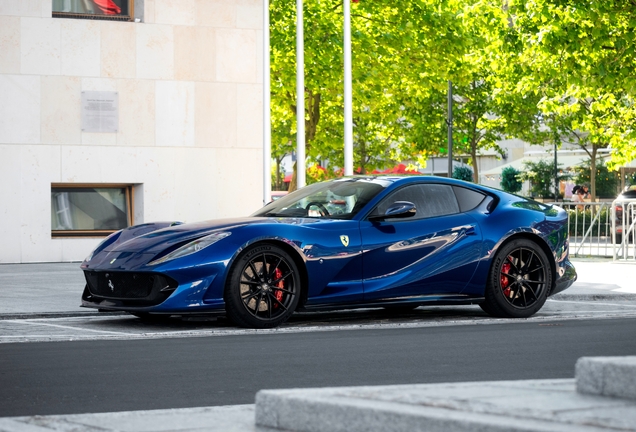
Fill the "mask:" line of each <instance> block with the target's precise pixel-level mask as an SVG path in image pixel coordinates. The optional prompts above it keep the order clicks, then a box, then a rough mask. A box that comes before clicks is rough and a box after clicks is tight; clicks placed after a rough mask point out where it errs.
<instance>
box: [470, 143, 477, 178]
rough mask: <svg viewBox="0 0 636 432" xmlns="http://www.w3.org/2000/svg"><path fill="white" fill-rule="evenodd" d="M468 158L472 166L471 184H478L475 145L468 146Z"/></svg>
mask: <svg viewBox="0 0 636 432" xmlns="http://www.w3.org/2000/svg"><path fill="white" fill-rule="evenodd" d="M470 158H471V160H472V165H473V183H475V184H479V167H478V166H477V143H472V144H471V145H470Z"/></svg>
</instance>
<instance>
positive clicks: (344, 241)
mask: <svg viewBox="0 0 636 432" xmlns="http://www.w3.org/2000/svg"><path fill="white" fill-rule="evenodd" d="M340 241H341V242H342V244H343V245H344V246H345V247H347V246H349V236H346V235H341V236H340Z"/></svg>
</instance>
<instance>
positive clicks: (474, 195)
mask: <svg viewBox="0 0 636 432" xmlns="http://www.w3.org/2000/svg"><path fill="white" fill-rule="evenodd" d="M453 190H455V195H457V202H458V203H459V210H460V211H461V212H467V211H469V210H472V209H474V208H475V207H477V206H478V205H479V204H481V202H482V201H483V200H484V198H486V195H485V194H483V193H481V192H478V191H476V190H473V189H468V188H465V187H461V186H453Z"/></svg>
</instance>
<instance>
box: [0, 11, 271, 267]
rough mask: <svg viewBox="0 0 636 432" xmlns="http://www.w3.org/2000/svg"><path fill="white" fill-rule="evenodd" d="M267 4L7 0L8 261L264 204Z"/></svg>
mask: <svg viewBox="0 0 636 432" xmlns="http://www.w3.org/2000/svg"><path fill="white" fill-rule="evenodd" d="M262 22H263V16H262V2H261V1H260V0H20V1H12V0H0V176H1V177H0V179H1V182H0V201H1V202H2V207H1V209H0V239H1V240H2V248H0V263H17V262H59V261H79V260H82V259H83V258H84V257H85V256H86V255H87V254H88V253H89V252H90V250H92V249H93V248H94V247H95V246H96V245H97V243H99V241H100V240H101V238H103V236H104V235H106V234H108V233H109V232H112V231H113V230H116V229H119V228H122V227H125V226H129V225H131V224H139V223H144V222H150V221H156V220H175V221H176V220H179V221H185V222H194V221H198V220H204V219H211V218H222V217H232V216H239V215H245V214H249V213H251V212H252V211H254V210H256V209H257V208H258V207H260V205H261V200H262V196H261V195H262V186H261V184H262V177H263V176H262V169H263V168H262V167H263V163H262V157H263V156H262V130H263V127H262V117H263V116H262V109H263V107H262V100H263V92H262V88H263V85H262V75H263V73H262V65H263V58H262V52H263V48H262V43H263V29H262Z"/></svg>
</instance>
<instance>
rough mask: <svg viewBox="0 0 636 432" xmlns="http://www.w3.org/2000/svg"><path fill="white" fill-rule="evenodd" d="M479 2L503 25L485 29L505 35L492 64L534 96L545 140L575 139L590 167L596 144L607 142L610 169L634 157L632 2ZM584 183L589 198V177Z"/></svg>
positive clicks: (635, 12) (634, 17)
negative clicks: (496, 14)
mask: <svg viewBox="0 0 636 432" xmlns="http://www.w3.org/2000/svg"><path fill="white" fill-rule="evenodd" d="M479 4H480V5H484V6H488V7H492V6H495V8H498V10H500V11H501V16H502V18H503V22H504V23H506V25H505V26H497V27H494V28H493V29H494V30H493V29H485V30H486V31H489V32H490V33H491V34H493V32H496V33H497V34H498V36H499V37H500V39H501V40H505V41H506V42H507V43H506V44H504V45H502V55H501V58H502V60H503V61H501V62H499V64H500V65H501V66H502V70H504V71H511V70H513V69H519V70H520V71H521V73H520V74H518V80H517V82H516V84H515V86H514V90H515V92H517V93H519V94H521V95H538V96H540V97H541V101H540V103H539V105H538V106H539V108H540V109H541V111H542V113H543V116H542V117H543V118H542V120H543V121H544V132H547V133H548V135H551V136H550V138H548V139H547V143H548V144H550V145H552V144H554V143H555V142H557V144H560V143H563V142H572V143H575V144H578V145H580V146H581V147H582V148H584V149H585V150H586V151H587V152H588V155H589V156H590V164H591V171H592V172H593V173H594V172H596V169H595V167H594V165H595V164H596V160H597V153H598V149H600V148H606V147H609V146H611V147H612V149H613V153H612V162H611V163H610V168H613V167H615V166H617V165H619V164H621V163H625V162H627V161H630V160H632V159H633V158H634V157H636V146H635V145H634V143H635V140H634V139H635V132H634V128H633V127H632V125H633V121H634V119H635V118H636V112H635V104H634V91H635V90H636V84H635V80H634V79H633V65H634V61H635V60H636V44H635V41H636V37H635V36H634V35H635V34H636V32H634V30H635V28H636V8H634V5H633V4H632V2H631V1H622V0H606V1H600V0H592V1H557V0H533V1H532V2H527V1H522V0H506V1H504V2H503V4H502V3H501V2H500V1H495V0H483V1H480V2H479ZM508 82H512V81H511V80H508ZM534 141H537V142H540V139H536V140H534ZM590 189H591V193H592V197H594V196H595V195H596V184H595V176H592V177H591V179H590Z"/></svg>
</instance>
